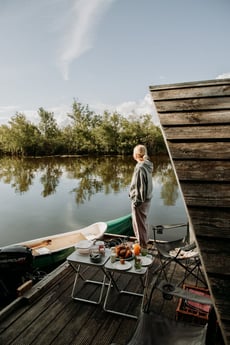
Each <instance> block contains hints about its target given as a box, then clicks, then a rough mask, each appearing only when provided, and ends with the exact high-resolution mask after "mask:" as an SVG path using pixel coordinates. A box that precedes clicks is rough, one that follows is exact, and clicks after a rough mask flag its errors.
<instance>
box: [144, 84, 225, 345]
mask: <svg viewBox="0 0 230 345" xmlns="http://www.w3.org/2000/svg"><path fill="white" fill-rule="evenodd" d="M150 92H151V95H152V98H153V101H154V104H155V107H156V110H157V113H158V116H159V120H160V124H161V128H162V132H163V135H164V139H165V142H166V145H167V148H168V152H169V155H170V158H171V161H172V164H173V166H174V170H175V173H176V176H177V179H178V183H179V186H180V188H181V191H182V194H183V197H184V201H185V204H186V208H187V212H188V216H189V220H190V223H191V227H192V229H193V231H194V235H195V238H196V241H197V244H198V247H199V251H200V254H201V259H202V263H203V266H204V269H205V272H206V276H207V280H208V285H209V289H210V291H211V295H212V298H213V301H214V304H215V309H216V313H217V316H218V320H219V324H220V327H221V331H222V334H223V337H224V341H225V344H230V293H229V292H230V79H220V80H218V79H217V80H210V81H198V82H188V83H179V84H170V85H156V86H150Z"/></svg>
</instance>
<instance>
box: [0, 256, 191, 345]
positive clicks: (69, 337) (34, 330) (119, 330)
mask: <svg viewBox="0 0 230 345" xmlns="http://www.w3.org/2000/svg"><path fill="white" fill-rule="evenodd" d="M157 265H158V261H157V259H156V260H155V262H154V264H153V266H152V267H151V269H150V274H149V289H150V285H151V281H152V279H154V277H155V274H154V270H155V268H156V266H157ZM88 273H89V274H90V276H91V279H93V277H95V275H96V274H98V273H96V271H95V269H94V268H93V267H91V268H90V269H89V270H88ZM181 274H182V272H181V270H180V269H179V268H178V266H177V268H176V270H175V271H174V272H173V281H178V279H179V277H180V276H181ZM74 277H75V273H74V272H73V270H72V268H71V267H70V266H69V264H68V263H64V264H63V265H62V266H60V267H58V268H57V269H56V270H55V271H53V272H52V273H50V274H48V275H47V276H46V277H45V278H44V279H43V280H41V281H40V282H39V283H38V284H36V285H35V286H34V287H33V288H32V289H31V290H29V291H27V292H26V293H25V294H24V296H22V297H20V298H18V299H17V300H16V301H15V302H14V303H13V304H11V305H10V306H8V308H5V309H4V310H3V311H2V312H1V313H0V344H2V345H29V344H33V345H42V344H45V345H51V344H55V345H109V344H112V343H116V344H119V345H125V344H127V342H128V340H129V339H130V337H131V336H132V334H133V332H134V330H135V327H136V324H137V320H135V319H131V318H127V317H121V316H116V315H113V314H110V313H107V312H105V311H104V310H103V308H102V306H101V305H92V304H89V303H85V302H79V301H74V300H73V299H72V298H71V291H72V286H73V281H74ZM122 279H123V282H124V283H125V285H126V287H128V288H129V289H133V288H134V289H138V288H139V286H140V280H139V279H138V280H136V281H134V279H133V278H131V276H130V275H124V274H123V275H122ZM188 283H191V280H190V281H189V282H188ZM82 284H83V283H82ZM81 291H82V292H83V294H84V297H89V296H92V295H93V294H95V293H97V291H96V289H95V288H94V290H92V289H90V288H89V287H87V286H84V288H83V285H82V290H81ZM113 302H114V303H115V304H120V305H122V306H123V307H125V309H126V310H127V311H130V310H132V311H135V310H136V308H137V307H138V301H137V300H136V297H135V299H134V298H132V299H131V300H128V297H125V299H124V300H122V299H120V298H118V296H116V295H114V300H113V301H112V303H113ZM177 304H178V298H176V297H174V298H173V299H172V300H171V301H167V300H164V299H163V298H162V294H161V293H160V292H158V291H156V292H155V293H154V295H153V298H152V300H151V305H150V310H151V311H154V312H157V313H162V314H163V315H167V317H169V318H172V319H174V318H175V312H176V307H177ZM190 321H192V320H190Z"/></svg>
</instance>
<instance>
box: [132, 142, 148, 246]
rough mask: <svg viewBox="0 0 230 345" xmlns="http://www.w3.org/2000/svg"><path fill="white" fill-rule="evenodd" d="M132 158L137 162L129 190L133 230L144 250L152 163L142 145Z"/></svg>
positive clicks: (146, 237) (138, 146)
mask: <svg viewBox="0 0 230 345" xmlns="http://www.w3.org/2000/svg"><path fill="white" fill-rule="evenodd" d="M133 158H134V159H135V161H136V162H137V164H136V166H135V169H134V172H133V176H132V181H131V185H130V190H129V197H130V199H131V209H132V223H133V230H134V233H135V236H136V238H137V240H138V242H139V243H140V245H141V247H142V248H146V247H147V243H148V226H147V223H146V221H147V217H148V212H149V209H150V204H151V198H152V190H153V182H152V173H153V163H152V162H150V161H149V159H148V154H147V149H146V147H145V146H144V145H137V146H135V147H134V150H133Z"/></svg>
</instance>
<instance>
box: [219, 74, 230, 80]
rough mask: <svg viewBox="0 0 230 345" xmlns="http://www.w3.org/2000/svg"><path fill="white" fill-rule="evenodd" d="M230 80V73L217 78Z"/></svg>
mask: <svg viewBox="0 0 230 345" xmlns="http://www.w3.org/2000/svg"><path fill="white" fill-rule="evenodd" d="M228 78H230V73H223V74H220V75H218V76H217V77H216V79H228Z"/></svg>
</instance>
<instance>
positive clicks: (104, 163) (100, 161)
mask: <svg viewBox="0 0 230 345" xmlns="http://www.w3.org/2000/svg"><path fill="white" fill-rule="evenodd" d="M151 160H152V162H153V163H154V173H153V185H154V194H153V199H152V203H151V209H150V214H149V224H150V225H158V224H177V223H186V222H187V215H186V211H185V208H184V203H183V200H182V197H181V194H180V191H179V188H178V185H177V182H176V179H175V176H174V172H173V169H172V166H171V164H170V161H169V159H168V157H167V156H163V157H162V156H160V157H151ZM134 166H135V161H134V160H133V158H132V157H109V156H108V157H107V156H106V157H104V156H103V157H96V158H95V157H71V158H36V159H15V158H8V157H4V158H1V159H0V201H1V208H0V246H3V245H9V244H12V243H17V242H21V241H26V240H30V239H34V238H39V237H43V236H49V235H53V234H57V233H62V232H67V231H72V230H75V229H80V228H81V227H84V226H87V225H89V224H92V223H94V222H98V221H108V220H111V219H115V218H118V217H121V216H124V215H126V214H129V213H130V212H131V211H130V200H129V197H128V190H129V184H130V181H131V176H132V173H133V169H134ZM184 233H185V229H183V228H181V229H178V230H177V231H176V232H175V231H172V230H165V231H164V232H163V234H158V235H157V238H159V239H168V240H172V239H176V238H178V237H181V236H183V234H184Z"/></svg>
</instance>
